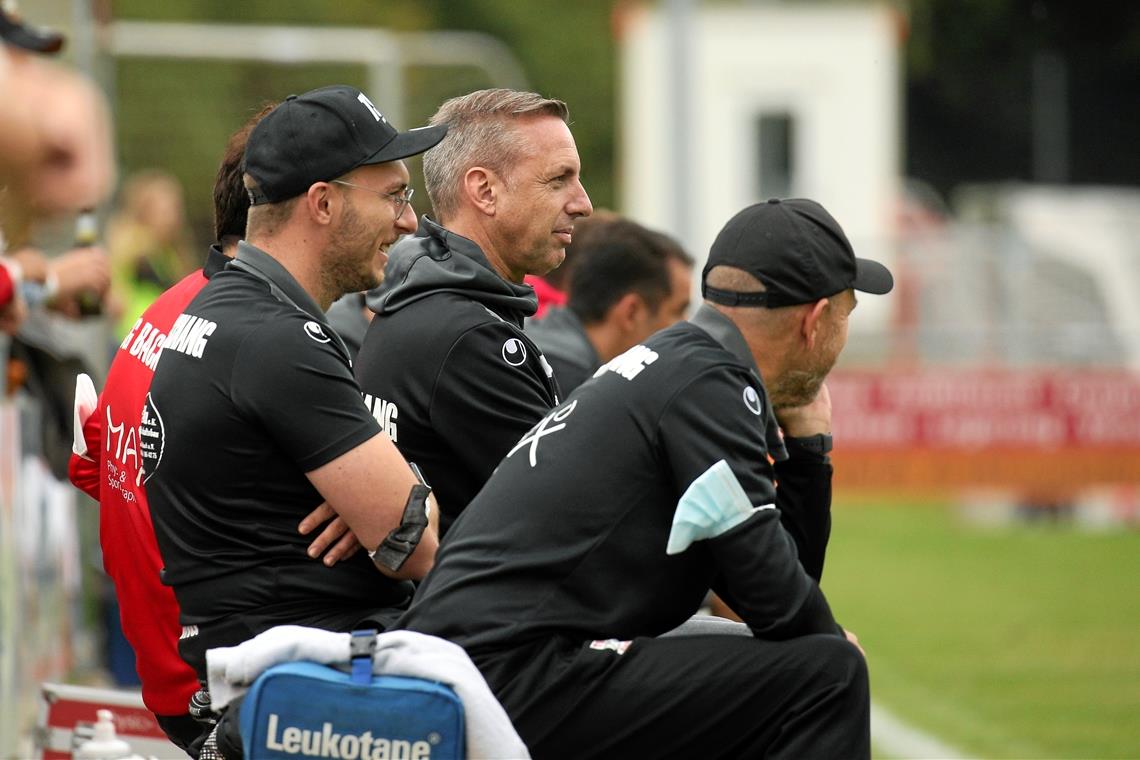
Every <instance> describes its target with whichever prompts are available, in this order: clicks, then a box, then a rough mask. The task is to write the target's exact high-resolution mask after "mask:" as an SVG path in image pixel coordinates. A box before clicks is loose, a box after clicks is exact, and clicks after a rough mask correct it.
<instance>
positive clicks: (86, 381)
mask: <svg viewBox="0 0 1140 760" xmlns="http://www.w3.org/2000/svg"><path fill="white" fill-rule="evenodd" d="M98 405H99V394H98V393H96V392H95V383H93V382H91V377H90V376H89V375H87V374H86V373H84V372H80V373H79V374H78V375H76V376H75V414H74V415H73V416H72V428H71V450H72V451H73V452H75V454H76V455H78V456H81V457H83V458H84V459H90V458H91V457H89V456H87V439H86V438H84V437H83V426H84V425H86V424H87V418H88V417H90V416H91V413H92V412H94V411H95V407H97V406H98Z"/></svg>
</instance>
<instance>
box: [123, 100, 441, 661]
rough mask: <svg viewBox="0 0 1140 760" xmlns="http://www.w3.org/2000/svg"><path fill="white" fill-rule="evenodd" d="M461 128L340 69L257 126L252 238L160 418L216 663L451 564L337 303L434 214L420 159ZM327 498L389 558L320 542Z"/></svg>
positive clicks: (176, 583)
mask: <svg viewBox="0 0 1140 760" xmlns="http://www.w3.org/2000/svg"><path fill="white" fill-rule="evenodd" d="M445 132H446V130H445V129H444V128H439V127H427V128H421V129H416V130H411V131H409V132H405V133H398V132H397V130H396V129H395V128H394V127H392V125H390V124H389V123H388V122H387V121H386V120H385V119H384V117H383V115H382V114H381V113H380V111H379V110H378V109H377V108H376V107H375V106H374V105H373V104H372V102H371V101H370V100H369V99H368V98H367V96H365V95H364V94H363V93H362V92H360V91H359V90H356V89H355V88H352V87H347V86H333V87H325V88H321V89H319V90H314V91H312V92H308V93H306V94H304V95H301V96H290V97H289V98H287V99H286V100H285V101H284V102H283V103H281V104H280V105H279V106H278V107H277V108H275V109H274V110H273V111H271V112H270V113H269V114H268V115H266V116H265V117H264V118H263V119H262V120H261V122H260V123H259V124H258V125H257V126H256V127H255V128H254V130H253V131H252V132H251V133H250V136H249V139H248V142H247V145H246V151H245V171H246V176H245V184H246V188H247V189H248V190H249V194H250V198H251V200H252V203H253V205H252V207H251V208H250V211H249V221H248V227H247V234H246V241H243V242H242V243H240V244H239V246H238V251H237V257H236V259H235V260H234V261H233V262H231V263H230V264H229V265H228V267H227V268H226V269H225V270H224V271H222V272H220V273H218V274H217V275H215V276H214V277H213V278H212V279H211V280H210V282H209V284H207V285H206V287H205V288H203V290H202V291H201V293H199V294H198V296H197V297H195V298H194V300H193V301H191V302H190V304H189V305H188V306H187V307H186V309H185V311H184V312H183V313H182V315H181V316H180V317H179V318H178V319H177V320H176V322H175V324H174V326H173V328H172V329H171V330H170V332H169V334H168V335H167V336H166V338H165V341H164V343H163V350H162V353H161V357H160V359H159V361H158V365H157V368H156V371H155V375H154V380H153V382H152V385H151V390H150V394H149V396H148V400H147V403H146V405H145V406H144V408H143V413H142V420H141V424H140V440H141V446H140V452H139V455H140V457H141V459H142V462H143V469H144V472H145V476H144V477H145V478H146V480H145V487H146V493H147V497H148V499H149V501H150V508H151V512H152V515H153V518H154V526H155V533H156V536H157V538H158V544H159V549H160V551H161V553H162V557H163V561H164V562H165V570H164V582H165V583H167V584H168V585H171V586H173V587H174V591H175V595H176V597H177V599H178V603H179V606H180V608H181V611H182V623H183V626H184V627H185V628H184V633H183V639H182V642H181V644H180V651H181V653H182V656H183V657H184V658H185V659H186V660H187V661H188V662H189V663H190V664H191V665H193V666H194V667H195V668H196V669H197V670H198V673H199V676H200V677H204V675H205V658H204V655H205V651H206V649H208V648H210V647H215V646H227V645H232V644H236V643H238V642H240V641H243V640H245V639H248V638H249V637H251V636H253V635H255V634H257V633H259V632H261V631H263V630H265V629H267V628H270V627H272V626H274V625H279V624H283V623H295V624H301V625H309V626H313V627H320V628H327V629H330V630H338V631H348V630H352V629H354V628H357V627H360V625H361V624H367V627H373V628H385V627H387V625H388V624H389V623H390V622H391V619H392V618H393V617H394V616H395V615H396V614H398V611H399V610H401V609H402V608H404V607H406V605H407V602H408V599H409V597H410V591H411V588H410V584H409V583H407V582H406V580H405V579H418V578H421V577H422V576H423V575H424V574H425V573H426V572H427V570H428V569H429V568H430V567H431V563H432V559H433V557H434V554H435V547H436V539H435V535H434V533H433V532H432V531H431V530H430V529H429V530H426V531H425V530H424V526H425V521H424V517H425V500H426V497H427V489H426V488H424V487H423V486H422V485H421V484H420V483H419V482H418V480H417V479H416V477H415V475H414V474H413V472H412V470H411V469H410V468H409V466H408V464H407V463H406V462H405V461H404V460H403V458H402V457H401V456H400V454H399V453H398V452H397V451H396V449H395V447H394V446H393V445H392V443H391V441H390V440H389V439H388V438H387V436H385V435H383V434H382V432H381V429H380V426H379V425H378V424H377V422H376V420H375V419H374V418H373V417H372V415H371V414H370V412H369V410H368V408H367V407H366V406H365V404H364V400H363V397H362V395H361V392H360V389H359V387H358V386H357V385H356V382H355V380H354V379H353V377H352V368H351V363H350V360H349V356H348V352H347V350H346V349H345V348H344V345H343V343H342V342H341V341H340V339H339V338H338V337H337V335H336V333H335V332H333V331H332V329H331V328H330V327H329V326H328V324H327V322H326V321H325V316H324V309H326V308H328V306H329V304H330V303H332V301H333V300H334V299H335V298H337V297H339V296H340V295H342V294H344V293H345V292H349V291H353V290H362V289H367V288H370V287H374V286H375V285H376V284H377V271H378V266H377V265H378V263H382V260H383V258H384V256H385V255H386V251H387V249H388V246H390V245H391V244H392V243H393V242H395V241H396V239H397V238H398V237H399V236H400V235H401V234H402V233H407V232H411V231H413V230H414V229H415V227H416V215H415V212H414V211H413V210H412V207H411V205H410V203H409V200H410V196H411V193H410V191H409V190H408V169H407V167H406V166H405V165H404V163H403V161H402V160H401V159H403V158H406V157H408V156H412V155H415V154H418V153H422V152H424V151H426V150H428V149H429V148H431V147H433V146H435V145H436V144H437V143H438V142H439V141H440V140H441V139H443V137H444V134H445ZM322 501H327V502H328V504H329V506H330V507H332V509H333V510H335V511H336V513H337V514H338V515H339V518H337V519H343V520H344V521H345V522H346V523H347V524H348V526H349V528H350V529H351V530H352V532H353V533H354V534H355V536H356V538H357V539H358V540H359V541H360V543H361V545H363V546H364V547H365V548H366V549H368V550H371V551H370V552H369V554H370V555H371V556H372V560H370V559H369V556H366V555H365V554H363V553H357V554H355V555H354V556H352V557H350V558H348V559H347V560H341V561H340V562H338V563H336V564H335V565H334V566H332V567H323V566H321V564H319V563H315V562H312V561H311V560H310V559H309V558H308V557H307V556H306V549H307V547H308V543H307V539H306V537H305V536H303V535H301V533H300V532H299V530H298V525H299V523H300V522H301V520H302V518H304V517H305V515H306V514H308V513H309V512H311V511H312V510H313V509H314V508H315V507H316V506H317V505H319V504H320V503H321V502H322ZM378 571H379V572H378ZM381 573H383V575H381Z"/></svg>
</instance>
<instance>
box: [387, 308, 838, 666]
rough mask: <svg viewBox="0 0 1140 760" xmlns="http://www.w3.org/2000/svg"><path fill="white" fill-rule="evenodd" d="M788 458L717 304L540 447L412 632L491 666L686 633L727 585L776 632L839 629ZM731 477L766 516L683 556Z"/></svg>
mask: <svg viewBox="0 0 1140 760" xmlns="http://www.w3.org/2000/svg"><path fill="white" fill-rule="evenodd" d="M769 455H771V457H770V456H769ZM785 456H786V453H785V451H784V447H783V445H782V443H781V441H780V438H779V433H778V429H777V426H776V422H775V417H774V415H773V413H772V409H771V405H770V404H769V403H768V397H767V393H766V392H765V390H764V386H763V384H762V382H761V380H760V376H759V374H758V373H757V371H756V368H755V363H754V361H753V359H752V357H751V354H750V353H749V351H748V348H747V345H746V344H745V342H744V340H743V338H742V337H741V335H740V333H739V331H737V329H736V327H735V326H734V325H733V324H732V323H731V322H730V321H728V320H727V319H726V318H725V317H724V316H723V315H721V314H720V313H719V312H716V311H715V310H713V309H710V308H708V307H705V308H703V309H702V310H701V311H700V312H698V314H697V315H696V316H695V317H694V319H693V321H691V322H683V323H679V324H677V325H675V326H673V327H670V328H668V329H666V330H663V331H661V332H659V333H657V334H656V335H654V336H653V337H651V338H650V339H649V340H647V341H646V342H645V343H644V344H642V345H638V346H635V347H634V348H632V349H630V350H629V351H627V352H626V353H625V354H623V355H621V356H619V357H617V358H615V359H613V360H612V361H610V362H608V363H606V364H605V365H603V366H602V367H601V368H600V369H599V370H598V373H597V374H596V375H595V379H594V381H593V382H589V383H586V384H584V385H582V386H580V387H579V388H578V389H577V390H576V391H575V392H574V393H572V394H571V395H570V396H569V397H568V398H567V399H566V401H564V402H563V403H562V404H561V405H559V406H558V407H557V408H555V409H554V410H553V411H552V412H550V413H548V414H547V415H546V416H545V417H544V418H543V419H542V421H541V422H539V424H538V425H536V426H535V427H534V428H532V429H531V430H530V431H529V432H528V433H527V434H526V435H525V436H523V438H522V439H521V440H520V441H519V442H518V443H517V444H516V445H515V446H514V447H513V448H512V449H511V451H510V452H509V453H508V454H507V456H506V458H505V459H504V460H503V461H502V463H501V464H500V465H499V467H498V469H497V470H496V471H495V473H494V474H493V475H492V476H491V478H490V480H489V481H488V482H487V485H486V486H485V487H484V488H483V490H482V491H480V493H479V495H478V496H476V498H475V499H474V501H472V502H471V504H470V505H469V506H468V507H467V509H466V511H465V512H464V513H463V514H462V515H461V516H460V517H459V519H458V520H457V521H456V522H455V524H454V525H453V526H452V530H451V533H450V534H449V535H448V540H447V541H446V542H444V544H443V546H442V548H441V549H440V552H439V554H438V555H437V558H436V565H435V568H434V569H433V570H432V572H431V573H430V574H429V575H428V577H427V579H426V580H425V581H424V583H423V584H422V585H421V586H420V588H419V590H418V591H417V594H416V598H415V600H414V602H413V604H412V607H411V609H410V610H409V611H408V612H407V613H406V614H405V615H404V617H403V618H402V619H401V621H400V623H399V625H401V626H406V627H408V628H410V629H412V630H416V631H421V632H424V633H430V634H434V635H437V636H442V637H444V638H448V639H451V640H453V641H455V642H457V643H459V644H460V645H462V646H464V647H465V648H467V649H468V650H469V651H470V652H471V653H472V654H473V655H477V654H479V653H493V652H495V651H502V650H505V649H510V648H513V647H517V646H521V645H525V644H527V643H529V642H533V641H536V640H541V639H548V638H550V637H552V636H563V637H568V638H571V639H577V640H594V639H609V638H615V639H622V640H626V639H633V638H635V637H637V636H656V635H660V634H662V633H664V632H666V631H668V630H670V629H672V628H674V627H676V626H677V625H679V624H680V623H682V622H684V621H685V620H686V619H687V618H688V617H690V616H691V615H692V614H693V613H695V612H696V611H697V609H698V608H699V606H700V604H701V602H702V600H703V598H704V597H705V594H706V593H707V591H708V590H709V588H710V587H711V588H713V589H715V590H716V591H717V592H718V593H720V594H721V595H722V596H723V597H725V598H726V599H727V600H728V601H729V602H730V603H731V604H732V605H733V607H734V609H735V610H736V611H737V612H738V613H739V614H740V615H741V616H742V617H743V618H744V620H745V622H746V623H748V624H749V625H750V626H752V628H753V630H754V631H755V632H756V633H757V635H759V636H763V637H766V638H771V639H781V638H787V637H791V636H796V635H802V634H807V633H818V632H825V633H831V634H835V633H837V632H838V631H839V629H838V628H837V626H836V624H835V621H834V619H833V618H832V616H831V613H830V610H829V609H828V606H827V603H826V601H825V600H824V598H823V595H822V594H821V593H820V590H819V587H818V585H817V584H816V582H815V581H814V580H813V579H812V578H811V577H810V576H809V575H808V573H806V572H805V571H804V569H803V567H801V565H800V563H799V562H798V561H797V549H796V546H795V542H794V541H793V539H792V537H791V535H790V534H789V533H788V532H787V531H786V530H785V529H784V527H783V526H782V524H781V510H780V509H779V508H777V506H776V503H777V492H776V491H777V489H776V485H775V479H776V470H775V467H774V463H773V462H774V460H775V459H776V458H784V457H785ZM718 463H723V464H718ZM725 465H726V466H727V468H728V470H729V471H730V473H731V474H730V475H729V476H727V477H728V479H730V480H734V481H735V482H736V484H737V485H738V486H739V489H740V490H742V492H743V494H742V496H741V498H740V501H741V502H743V503H744V504H746V505H747V509H746V510H745V511H744V514H747V515H748V516H747V517H744V518H742V521H741V522H739V523H737V524H736V525H735V526H734V527H731V528H729V529H727V530H725V531H723V532H720V533H719V534H717V535H716V536H715V537H709V538H707V539H704V540H697V541H695V542H694V543H692V544H690V545H689V546H688V547H687V548H685V549H684V550H683V551H680V553H674V554H667V553H666V547H667V546H668V545H669V542H670V535H671V533H672V532H673V523H674V519H675V515H676V513H677V511H678V503H679V502H680V501H681V500H682V497H685V498H686V499H690V498H693V497H695V496H696V493H697V492H698V491H700V490H701V489H702V488H705V487H706V486H711V487H712V488H713V490H714V491H715V490H716V489H717V488H718V487H717V486H716V485H715V482H717V481H718V478H720V479H721V480H723V478H724V472H725V470H724V467H725ZM811 466H826V463H825V462H823V460H822V457H820V458H818V461H817V462H815V464H814V465H811ZM825 474H826V477H827V479H828V480H830V469H829V467H828V469H827V470H826V472H825ZM718 498H720V497H718ZM809 498H812V499H814V498H815V497H814V496H811V497H809ZM738 503H739V502H738ZM824 506H825V509H826V505H824Z"/></svg>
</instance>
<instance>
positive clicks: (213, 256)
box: [202, 244, 230, 280]
mask: <svg viewBox="0 0 1140 760" xmlns="http://www.w3.org/2000/svg"><path fill="white" fill-rule="evenodd" d="M229 263H230V257H229V256H227V255H226V254H224V253H222V249H221V247H220V246H218V245H217V244H214V245H212V246H210V251H209V253H207V254H206V263H205V265H203V267H202V274H203V275H204V276H205V277H206V279H207V280H208V279H210V278H211V277H213V276H214V275H216V274H217V273H218V272H220V271H222V270H223V269H225V268H226V264H229Z"/></svg>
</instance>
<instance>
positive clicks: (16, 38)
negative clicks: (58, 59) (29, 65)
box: [0, 4, 64, 53]
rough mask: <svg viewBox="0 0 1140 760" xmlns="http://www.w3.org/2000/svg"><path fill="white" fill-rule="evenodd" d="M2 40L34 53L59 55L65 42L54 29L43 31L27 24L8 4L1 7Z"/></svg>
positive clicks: (0, 36) (0, 31)
mask: <svg viewBox="0 0 1140 760" xmlns="http://www.w3.org/2000/svg"><path fill="white" fill-rule="evenodd" d="M0 39H3V40H4V42H6V43H7V44H9V45H13V46H15V47H18V48H23V49H24V50H31V51H32V52H33V53H58V52H59V51H60V50H61V49H63V41H64V37H63V35H62V34H61V33H59V32H57V31H55V30H54V29H43V28H41V27H37V26H33V25H31V24H29V23H27V22H25V21H24V20H23V19H22V18H20V14H19V13H18V12H16V11H15V10H14V9H13V7H12V6H10V5H7V4H5V5H3V6H0Z"/></svg>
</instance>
